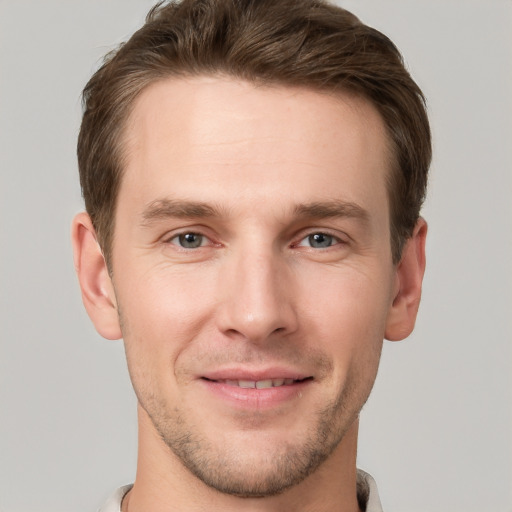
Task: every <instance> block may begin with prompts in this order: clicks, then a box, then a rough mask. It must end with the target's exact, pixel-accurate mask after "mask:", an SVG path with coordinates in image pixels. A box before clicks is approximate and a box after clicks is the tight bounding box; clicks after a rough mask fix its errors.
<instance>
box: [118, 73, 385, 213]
mask: <svg viewBox="0 0 512 512" xmlns="http://www.w3.org/2000/svg"><path fill="white" fill-rule="evenodd" d="M124 142H125V145H124V146H125V148H126V154H125V157H126V158H125V162H126V166H125V169H124V175H123V179H122V183H121V190H120V197H121V199H122V196H123V195H127V194H128V195H129V196H130V203H131V204H132V205H133V208H136V207H137V204H139V203H141V207H142V206H143V204H147V203H148V202H149V201H154V200H155V199H159V198H160V196H166V197H167V196H168V197H171V199H172V198H178V199H182V198H186V199H189V198H190V199H194V200H200V201H207V202H208V201H210V202H211V201H215V202H217V203H219V202H221V203H223V204H227V205H229V204H230V203H233V204H232V206H233V207H234V208H248V207H250V206H251V204H253V205H258V204H261V202H262V201H263V202H266V203H268V202H269V201H270V200H271V198H274V199H275V198H277V197H280V198H281V200H282V201H285V200H286V201H289V202H290V204H291V203H292V202H294V203H303V202H311V201H314V200H332V199H336V200H337V199H343V200H347V201H351V202H356V203H361V202H362V203H365V204H366V205H367V206H368V208H372V207H375V208H382V207H385V208H387V191H386V176H387V173H388V171H389V168H390V162H389V161H390V158H389V154H390V152H389V149H388V137H387V135H386V130H385V127H384V124H383V121H382V119H381V117H380V115H379V113H378V112H377V110H376V109H375V108H374V107H373V106H372V104H371V103H369V102H368V101H367V100H365V99H362V98H360V97H356V96H354V95H351V94H348V93H339V94H336V95H333V94H327V93H321V92H318V91H313V90H309V89H303V88H292V87H285V86H271V87H270V86H258V85H255V84H252V83H249V82H245V81H240V80H235V79H229V78H222V77H195V78H189V79H174V78H173V79H165V80H162V81H159V82H156V83H154V84H152V85H151V86H149V87H148V88H147V89H145V90H144V91H143V92H142V93H141V95H140V96H139V97H138V98H137V100H136V102H135V104H134V107H133V110H132V113H131V115H130V117H129V119H128V121H127V125H126V129H125V141H124ZM313 196H314V197H313Z"/></svg>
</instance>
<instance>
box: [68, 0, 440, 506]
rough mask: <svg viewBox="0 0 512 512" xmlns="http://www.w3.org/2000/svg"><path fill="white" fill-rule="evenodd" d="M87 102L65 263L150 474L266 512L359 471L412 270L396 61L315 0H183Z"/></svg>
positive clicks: (416, 145) (139, 36)
mask: <svg viewBox="0 0 512 512" xmlns="http://www.w3.org/2000/svg"><path fill="white" fill-rule="evenodd" d="M84 97H85V107H86V108H85V113H84V120H83V124H82V129H81V132H80V138H79V146H78V154H79V165H80V173H81V183H82V188H83V191H84V197H85V201H86V208H87V212H88V216H87V215H82V216H79V217H78V220H76V221H75V224H74V244H75V261H76V267H77V270H78V274H79V278H80V282H81V286H82V293H83V297H84V302H85V305H86V307H87V309H88V312H89V315H90V316H91V318H92V320H93V322H94V323H95V325H96V327H97V329H98V331H99V332H100V333H101V334H102V335H103V336H105V337H106V338H119V337H121V336H122V337H123V338H124V341H125V347H126V354H127V359H128V367H129V371H130V375H131V378H132V382H133V384H134V389H135V391H136V393H137V397H138V401H139V404H140V413H139V425H140V428H141V432H142V437H141V439H142V441H141V443H142V444H143V445H144V446H145V449H146V450H150V451H151V452H152V457H151V461H152V464H156V462H155V461H156V460H157V459H158V457H157V456H156V455H155V454H156V453H160V454H162V453H165V454H166V457H168V458H170V459H171V460H173V461H178V462H177V464H178V467H182V468H186V470H187V471H188V472H189V473H190V474H193V475H194V476H195V477H198V478H199V479H200V480H201V481H202V482H203V483H205V484H206V485H207V486H208V487H209V488H213V489H215V490H217V491H220V492H222V493H227V494H230V495H236V496H244V497H261V496H271V495H275V494H279V493H283V492H285V491H286V490H287V489H290V488H292V487H294V486H297V485H298V484H299V483H301V482H303V481H305V479H308V477H310V478H309V481H311V478H313V475H319V474H321V473H322V471H324V472H325V471H326V468H329V467H330V468H331V470H332V468H338V467H341V465H342V464H343V461H346V460H348V459H350V458H352V457H355V455H354V450H353V449H352V448H353V446H352V445H353V442H354V439H355V435H354V429H356V427H355V425H356V423H357V417H358V414H359V411H360V409H361V407H362V405H363V404H364V402H365V401H366V399H367V397H368V395H369V393H370V390H371V388H372V385H373V382H374V379H375V376H376V373H377V368H378V362H379V357H380V350H381V346H382V340H383V338H384V337H387V338H388V339H393V340H398V339H402V338H404V337H405V336H407V335H408V334H409V333H410V332H411V330H412V328H413V325H414V320H415V317H416V312H417V308H418V303H419V297H420V291H421V281H422V277H423V270H424V264H425V262H424V240H425V233H426V227H425V224H424V222H423V221H422V220H421V219H420V218H419V209H420V206H421V201H422V198H423V195H424V190H425V183H426V173H427V168H428V164H429V160H430V136H429V128H428V122H427V119H426V115H425V110H424V105H423V99H422V96H421V92H420V91H419V89H418V88H417V86H416V85H415V83H414V82H413V81H412V80H411V78H410V77H409V75H408V74H407V72H406V71H405V69H404V67H403V64H402V61H401V58H400V55H399V53H398V51H397V50H396V48H395V47H394V45H393V44H392V43H391V42H390V41H389V40H388V39H387V38H386V37H385V36H383V35H382V34H380V33H378V32H376V31H374V30H373V29H370V28H368V27H366V26H364V25H363V24H361V23H360V22H359V21H358V20H357V19H356V18H355V17H354V16H353V15H351V14H350V13H348V12H346V11H344V10H342V9H339V8H336V7H333V6H331V5H329V4H326V3H323V2H319V1H313V0H311V1H309V0H308V1H306V0H301V1H297V0H293V1H292V0H283V1H279V2H276V1H275V0H272V1H265V0H254V1H249V0H247V1H240V0H239V1H237V0H218V1H213V0H201V1H199V0H185V1H184V2H182V3H179V4H174V3H173V4H167V5H162V6H159V7H157V8H155V9H154V10H153V11H152V12H151V13H150V14H149V16H148V19H147V22H146V25H144V27H143V28H142V29H141V30H139V31H138V32H137V33H136V34H135V35H134V36H133V37H132V38H131V39H130V40H129V41H128V42H127V43H125V44H124V45H123V46H122V47H121V48H120V49H119V50H118V51H117V52H116V53H114V54H112V55H111V56H110V57H109V58H108V59H107V62H106V63H105V64H104V66H103V67H102V68H101V69H100V70H99V71H98V72H97V73H96V74H95V75H94V76H93V78H92V79H91V81H90V82H89V84H88V85H87V87H86V89H85V93H84ZM96 239H97V241H98V242H99V245H98V244H97V243H96ZM155 433H156V436H155V435H154V434H155ZM157 438H158V439H157ZM155 439H157V440H155ZM347 440H348V441H347ZM351 443H352V444H351ZM351 446H352V448H351ZM148 447H150V448H148ZM162 447H163V448H162ZM169 448H170V450H169ZM141 460H147V459H146V458H144V457H142V458H141ZM165 464H166V462H162V464H161V465H160V466H161V467H165ZM173 471H176V467H174V469H173ZM189 473H186V474H187V475H188V474H189Z"/></svg>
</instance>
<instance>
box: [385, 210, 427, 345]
mask: <svg viewBox="0 0 512 512" xmlns="http://www.w3.org/2000/svg"><path fill="white" fill-rule="evenodd" d="M426 237H427V223H426V222H425V220H424V219H423V218H421V217H420V218H419V219H418V222H417V223H416V226H415V227H414V231H413V234H412V236H411V238H409V239H408V240H407V242H406V243H405V246H404V248H403V251H402V259H401V260H400V263H399V264H398V266H397V268H396V270H395V272H396V276H395V278H396V285H395V292H394V299H393V303H392V305H391V308H390V310H389V314H388V319H387V323H386V333H385V337H386V339H388V340H390V341H399V340H403V339H404V338H407V336H409V334H411V332H412V330H413V329H414V324H415V322H416V315H417V313H418V307H419V305H420V299H421V285H422V282H423V274H424V273H425V239H426Z"/></svg>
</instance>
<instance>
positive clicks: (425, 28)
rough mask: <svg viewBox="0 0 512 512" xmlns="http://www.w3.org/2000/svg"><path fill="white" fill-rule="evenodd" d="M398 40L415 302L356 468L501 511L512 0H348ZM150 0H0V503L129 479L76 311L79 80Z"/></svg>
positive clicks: (416, 494) (418, 505)
mask: <svg viewBox="0 0 512 512" xmlns="http://www.w3.org/2000/svg"><path fill="white" fill-rule="evenodd" d="M340 3H342V5H344V6H346V7H348V8H349V9H351V10H353V11H354V12H355V13H356V14H357V15H358V16H360V17H361V18H362V19H363V21H365V22H366V23H368V24H370V25H373V26H375V27H376V28H378V29H380V30H382V31H384V32H385V33H386V34H388V35H389V36H390V37H391V38H392V39H393V40H394V41H395V42H396V43H397V45H398V46H399V47H400V48H401V49H402V51H403V53H404V55H405V58H406V61H407V64H408V65H409V67H410V69H411V71H412V73H413V75H414V76H415V78H416V79H417V81H418V82H419V84H420V85H421V86H422V87H423V89H424V91H425V93H426V94H427V96H428V98H429V108H430V113H431V119H432V125H433V129H434V142H435V160H434V165H433V168H432V178H431V188H430V196H429V199H428V202H427V204H426V207H425V210H424V215H425V216H426V218H427V219H428V221H429V224H430V232H429V240H428V248H427V249H428V268H427V275H426V280H425V287H424V298H423V304H422V307H421V311H420V316H419V319H418V324H417V329H416V331H415V333H414V334H413V336H411V337H410V338H409V339H408V340H406V341H404V342H401V343H394V344H392V343H389V342H387V343H386V344H385V348H384V353H383V361H382V366H381V370H380V374H379V377H378V379H377V385H376V388H375V391H374V393H373V395H372V397H371V399H370V401H369V403H368V404H367V406H366V407H365V409H364V411H363V413H362V420H361V436H360V452H359V465H360V467H362V468H364V469H366V470H367V471H369V472H371V473H372V474H373V475H374V476H375V477H376V479H377V482H378V484H379V489H380V493H381V498H382V501H383V504H384V508H385V510H388V511H393V512H405V511H415V512H427V511H429V512H430V511H443V512H454V511H455V512H457V511H465V512H477V511H478V512H481V511H483V510H493V511H496V512H505V511H507V512H510V511H512V321H511V318H512V272H511V265H512V207H511V193H512V172H511V171H512V150H511V146H512V100H511V95H512V36H511V34H512V2H511V1H509V0H481V1H477V0H443V1H441V0H438V1H435V0H434V1H433V0H416V1H412V0H346V1H344V2H340ZM151 4H152V2H150V1H148V0H138V1H135V0H115V1H114V0H112V1H106V0H88V1H87V2H85V1H73V0H67V1H64V0H62V1H58V0H45V1H44V2H39V1H36V0H32V1H24V2H22V1H15V0H0V511H2V512H7V511H8V512H18V511H23V512H31V511H38V512H40V511H46V510H48V511H50V510H51V511H53V512H64V511H70V510H73V511H77V512H81V511H83V512H86V511H92V510H96V509H97V508H98V506H99V505H100V504H101V502H102V501H103V500H104V499H105V498H106V497H107V495H108V494H110V493H111V492H112V491H113V489H114V488H115V487H117V486H119V485H121V484H124V483H127V482H130V481H132V479H133V476H134V470H135V462H136V425H135V421H136V419H135V400H134V398H133V394H132V391H131V389H130V384H129V379H128V376H127V372H126V370H125V364H124V353H123V348H122V344H121V342H108V341H105V340H102V339H101V338H100V337H99V336H98V335H97V334H96V332H95V331H94V329H93V327H92V326H91V324H90V322H89V320H88V318H87V316H86V314H85V312H84V310H83V307H82V305H81V300H80V294H79V289H78V285H77V282H76V279H75V276H74V271H73V266H72V259H71V249H70V242H69V226H70V221H71V218H72V216H73V214H74V213H75V212H77V211H79V210H80V209H81V207H82V206H81V198H80V192H79V187H78V179H77V171H76V162H75V154H74V151H75V142H76V135H77V131H78V126H79V121H80V111H81V109H80V99H79V95H80V91H81V89H82V87H83V85H84V84H85V82H86V81H87V79H88V77H89V76H90V74H91V73H92V71H93V70H94V69H96V67H97V65H98V62H99V59H100V57H101V56H102V55H103V54H104V53H105V52H106V51H108V50H109V49H111V48H113V47H114V45H115V44H116V43H118V42H120V41H122V40H124V39H125V38H126V37H127V36H129V35H130V33H131V32H132V31H133V30H134V29H136V28H137V27H138V26H139V25H140V24H141V23H142V20H143V17H144V15H145V13H146V11H147V9H148V8H149V6H150V5H151Z"/></svg>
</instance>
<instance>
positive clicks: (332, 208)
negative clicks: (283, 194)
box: [141, 199, 370, 226]
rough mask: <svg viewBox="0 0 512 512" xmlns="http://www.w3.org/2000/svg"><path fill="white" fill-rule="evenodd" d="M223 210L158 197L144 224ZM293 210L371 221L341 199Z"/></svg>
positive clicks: (298, 213)
mask: <svg viewBox="0 0 512 512" xmlns="http://www.w3.org/2000/svg"><path fill="white" fill-rule="evenodd" d="M224 210H225V208H222V207H220V206H216V205H215V204H210V203H204V202H198V201H183V200H174V199H157V200H155V201H152V202H151V203H149V204H148V205H147V206H146V207H145V208H144V210H143V212H142V222H141V224H142V225H143V226H149V225H151V224H153V223H154V222H157V221H159V220H165V219H169V218H178V219H198V218H208V217H210V218H212V217H213V218H215V217H217V218H218V217H221V216H223V214H225V211H224ZM293 213H294V216H295V217H299V218H303V219H327V218H353V219H358V220H361V221H362V222H363V223H368V221H369V218H370V216H369V213H368V211H367V210H365V209H364V208H362V207H361V206H359V205H358V204H356V203H353V202H347V201H340V200H331V201H318V202H312V203H305V204H298V205H296V206H295V208H294V209H293Z"/></svg>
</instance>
